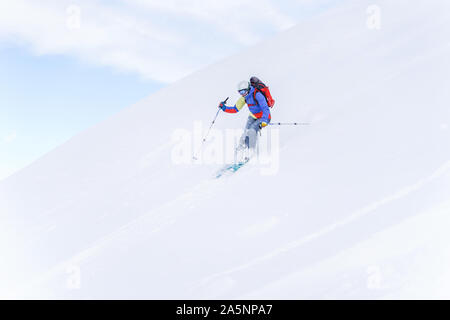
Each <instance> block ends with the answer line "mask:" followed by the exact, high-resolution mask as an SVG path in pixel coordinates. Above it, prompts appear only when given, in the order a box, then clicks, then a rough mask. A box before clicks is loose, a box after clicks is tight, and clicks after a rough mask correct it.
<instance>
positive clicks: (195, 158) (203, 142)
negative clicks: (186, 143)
mask: <svg viewBox="0 0 450 320" xmlns="http://www.w3.org/2000/svg"><path fill="white" fill-rule="evenodd" d="M229 98H230V97H227V98H226V99H225V100H224V101H222V103H223V104H225V103H227V101H228V99H229ZM219 112H220V109H219V110H217V113H216V116H215V117H214V120H213V121H212V122H211V125H210V126H209V129H208V131H207V132H206V134H205V137H204V138H203V140H202V144H201V145H200V147H199V148H198V151H197V154H198V153H199V152H200V150H202V148H203V145H204V144H205V141H206V138H207V137H208V135H209V132H210V131H211V128H212V126H213V125H214V123H215V122H216V119H217V116H218V115H219ZM192 158H193V159H194V160H197V157H196V156H195V154H194V156H193V157H192Z"/></svg>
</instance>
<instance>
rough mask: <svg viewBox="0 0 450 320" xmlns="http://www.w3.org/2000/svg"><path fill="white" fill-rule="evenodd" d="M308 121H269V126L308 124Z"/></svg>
mask: <svg viewBox="0 0 450 320" xmlns="http://www.w3.org/2000/svg"><path fill="white" fill-rule="evenodd" d="M308 125H310V123H308V122H274V123H269V126H308Z"/></svg>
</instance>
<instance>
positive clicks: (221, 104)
mask: <svg viewBox="0 0 450 320" xmlns="http://www.w3.org/2000/svg"><path fill="white" fill-rule="evenodd" d="M225 108H226V107H225V103H223V102H221V103H220V104H219V109H222V110H223V111H225Z"/></svg>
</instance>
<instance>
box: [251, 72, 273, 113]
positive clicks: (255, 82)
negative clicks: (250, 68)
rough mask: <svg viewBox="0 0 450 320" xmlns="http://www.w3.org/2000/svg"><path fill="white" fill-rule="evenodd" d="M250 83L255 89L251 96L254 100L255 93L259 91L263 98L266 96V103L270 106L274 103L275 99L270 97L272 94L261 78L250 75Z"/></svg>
mask: <svg viewBox="0 0 450 320" xmlns="http://www.w3.org/2000/svg"><path fill="white" fill-rule="evenodd" d="M250 84H251V85H252V87H253V88H255V91H254V92H253V98H254V99H255V101H256V93H257V92H258V91H259V92H261V93H262V94H263V96H264V98H266V101H267V105H268V106H269V107H270V108H272V107H273V105H274V104H275V100H274V99H273V98H272V95H271V94H270V91H269V87H268V86H266V85H265V84H264V83H263V82H262V81H261V80H259V79H258V78H257V77H251V78H250Z"/></svg>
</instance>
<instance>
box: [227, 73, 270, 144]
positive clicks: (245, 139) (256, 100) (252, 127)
mask: <svg viewBox="0 0 450 320" xmlns="http://www.w3.org/2000/svg"><path fill="white" fill-rule="evenodd" d="M253 79H257V78H256V77H252V79H251V82H252V81H253ZM257 80H258V81H259V79H257ZM251 82H248V81H241V82H239V84H238V87H237V89H238V92H239V94H240V95H241V97H240V98H239V99H238V100H237V101H236V104H235V105H234V106H232V107H229V106H227V105H225V103H224V102H221V103H220V104H219V108H220V109H222V110H223V111H224V112H227V113H237V112H239V111H241V109H242V108H243V107H244V105H245V104H247V106H248V109H249V110H250V115H249V117H248V120H247V123H246V124H245V128H244V134H243V135H242V137H241V139H240V143H239V146H238V150H239V149H243V148H244V147H246V148H247V149H248V150H251V151H252V152H253V151H254V150H255V147H256V139H257V137H258V132H259V131H260V130H261V129H262V128H264V127H266V126H267V125H268V124H269V122H270V120H271V118H272V117H271V114H270V109H269V105H268V103H267V101H266V97H265V96H264V95H263V94H262V93H261V91H259V90H257V89H256V88H255V87H254V86H252V85H251Z"/></svg>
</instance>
